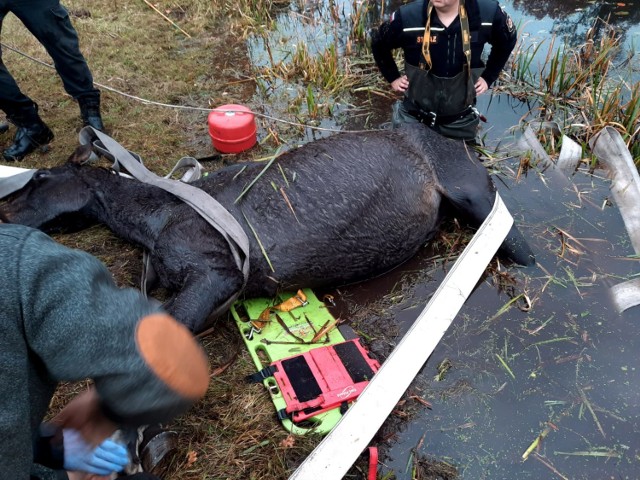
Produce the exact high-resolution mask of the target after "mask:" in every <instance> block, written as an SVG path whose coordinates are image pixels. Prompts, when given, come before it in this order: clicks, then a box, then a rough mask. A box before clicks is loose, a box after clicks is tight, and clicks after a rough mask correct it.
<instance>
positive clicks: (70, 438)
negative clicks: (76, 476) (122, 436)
mask: <svg viewBox="0 0 640 480" xmlns="http://www.w3.org/2000/svg"><path fill="white" fill-rule="evenodd" d="M62 440H63V443H64V468H65V470H69V471H80V472H89V473H95V474H98V475H110V474H112V473H113V472H121V471H122V470H123V469H124V467H126V466H127V465H128V463H129V455H128V453H127V449H126V448H125V447H124V446H123V445H121V444H119V443H117V442H114V441H113V440H110V439H106V440H105V441H104V442H102V443H101V444H100V445H98V446H97V447H92V446H91V445H89V444H88V443H87V442H86V441H85V440H84V438H82V435H80V432H78V431H77V430H74V429H71V428H65V429H64V430H63V432H62Z"/></svg>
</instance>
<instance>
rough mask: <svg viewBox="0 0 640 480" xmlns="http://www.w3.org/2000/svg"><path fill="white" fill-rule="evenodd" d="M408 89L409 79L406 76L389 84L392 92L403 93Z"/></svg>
mask: <svg viewBox="0 0 640 480" xmlns="http://www.w3.org/2000/svg"><path fill="white" fill-rule="evenodd" d="M407 88H409V79H408V78H407V76H406V75H403V76H401V77H398V78H396V79H395V80H394V81H393V82H391V89H392V90H393V91H394V92H400V93H402V92H405V91H406V90H407Z"/></svg>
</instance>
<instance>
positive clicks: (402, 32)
mask: <svg viewBox="0 0 640 480" xmlns="http://www.w3.org/2000/svg"><path fill="white" fill-rule="evenodd" d="M428 3H429V2H428V0H418V1H417V2H413V3H410V4H407V5H403V6H402V7H400V8H399V9H398V10H397V11H396V12H394V13H393V14H392V16H391V18H390V20H389V21H387V22H384V23H383V24H382V25H381V26H380V27H379V29H377V30H376V31H374V32H373V33H372V42H371V48H372V50H373V57H374V59H375V61H376V64H377V65H378V67H379V68H380V72H381V73H382V75H383V76H384V78H385V79H386V80H387V81H388V82H390V83H391V82H393V81H394V80H395V79H397V78H398V77H400V71H399V69H398V66H397V65H396V62H395V61H394V59H393V53H392V51H393V50H394V49H396V48H402V49H403V51H404V58H405V61H406V62H407V63H409V64H411V65H414V66H416V67H417V66H419V64H420V62H422V63H424V62H425V60H424V57H423V56H422V39H423V36H424V29H425V25H426V23H427V18H426V17H427V5H428ZM465 7H466V8H467V13H468V16H469V29H470V30H471V68H484V73H482V75H481V76H482V77H483V78H484V79H485V80H486V82H487V85H489V86H490V85H491V84H492V83H493V82H494V81H495V80H496V79H497V78H498V75H499V74H500V71H501V70H502V69H503V68H504V66H505V64H506V62H507V60H508V59H509V55H510V54H511V51H512V50H513V48H514V47H515V45H516V42H517V33H516V29H515V27H514V25H513V21H512V20H511V18H510V17H509V15H508V14H507V13H506V12H505V11H504V10H503V9H502V8H501V7H500V5H499V4H498V2H496V1H495V0H467V1H466V2H465ZM461 36H462V33H461V26H460V19H459V18H456V19H455V20H454V21H453V23H452V24H451V25H449V26H448V27H444V25H443V24H442V23H441V22H440V20H438V15H437V13H436V11H435V9H434V10H433V11H432V14H431V44H430V52H431V58H432V70H431V72H432V73H433V74H434V75H437V76H438V77H453V76H455V75H457V74H458V73H460V72H461V71H462V68H463V66H464V65H465V64H466V58H465V56H464V54H463V51H462V37H461ZM487 43H488V44H490V45H491V52H490V54H489V57H488V59H487V62H486V65H485V63H484V61H483V60H482V52H483V49H484V46H485V44H487Z"/></svg>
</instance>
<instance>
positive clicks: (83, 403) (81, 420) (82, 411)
mask: <svg viewBox="0 0 640 480" xmlns="http://www.w3.org/2000/svg"><path fill="white" fill-rule="evenodd" d="M52 423H55V424H56V425H59V426H60V427H62V428H72V429H74V430H76V431H78V432H80V433H81V434H82V437H83V438H84V440H85V441H87V442H88V443H89V444H90V445H92V446H94V447H95V446H97V445H99V444H100V443H101V442H102V441H103V440H105V439H106V438H109V437H110V436H111V435H113V432H115V431H116V430H117V429H118V427H117V425H116V424H114V423H113V422H112V421H111V420H109V419H108V418H107V417H105V416H104V413H102V409H101V408H100V399H99V398H98V394H97V392H96V391H95V389H94V388H89V389H88V390H87V391H85V392H83V393H81V394H80V395H78V396H77V397H75V398H74V399H73V400H71V401H70V402H69V403H68V404H67V405H66V406H65V407H64V408H63V409H62V410H61V411H60V413H58V414H57V415H56V416H55V417H54V418H53V419H52Z"/></svg>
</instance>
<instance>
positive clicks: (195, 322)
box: [164, 268, 242, 333]
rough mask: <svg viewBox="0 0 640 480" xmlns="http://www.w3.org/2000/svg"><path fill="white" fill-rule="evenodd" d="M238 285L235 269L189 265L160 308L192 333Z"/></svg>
mask: <svg viewBox="0 0 640 480" xmlns="http://www.w3.org/2000/svg"><path fill="white" fill-rule="evenodd" d="M241 288H242V273H241V272H240V271H239V270H231V271H230V270H228V269H208V268H207V269H192V270H191V271H190V272H189V273H188V274H187V275H186V277H185V279H184V283H183V285H182V287H181V288H180V290H179V291H177V292H176V294H175V295H174V296H173V297H171V298H170V299H169V300H168V301H167V302H166V303H165V304H164V308H165V310H166V311H167V312H168V313H170V314H171V315H173V316H174V317H175V318H176V319H177V320H178V321H180V322H181V323H183V324H184V325H185V326H186V327H187V328H189V330H191V331H192V332H193V333H199V332H202V331H203V330H205V329H206V328H208V327H209V326H210V325H209V324H208V322H207V321H208V318H209V316H210V315H211V313H212V312H213V311H214V310H215V309H216V308H218V307H219V306H221V305H222V304H223V303H224V302H225V301H227V300H228V299H229V297H231V296H232V295H233V294H234V293H236V292H238V291H239V290H240V289H241Z"/></svg>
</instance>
